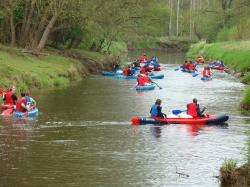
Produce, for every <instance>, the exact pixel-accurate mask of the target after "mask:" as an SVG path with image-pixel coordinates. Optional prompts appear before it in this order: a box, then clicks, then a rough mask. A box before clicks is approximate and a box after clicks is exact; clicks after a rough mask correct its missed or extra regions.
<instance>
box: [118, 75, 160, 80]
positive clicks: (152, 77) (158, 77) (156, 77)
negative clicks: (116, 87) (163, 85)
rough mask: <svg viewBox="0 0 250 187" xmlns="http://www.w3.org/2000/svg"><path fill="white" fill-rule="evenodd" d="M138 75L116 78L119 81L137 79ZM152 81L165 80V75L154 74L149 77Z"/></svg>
mask: <svg viewBox="0 0 250 187" xmlns="http://www.w3.org/2000/svg"><path fill="white" fill-rule="evenodd" d="M137 77H138V76H137V75H131V76H126V75H115V78H117V79H137ZM149 77H150V78H151V79H163V78H164V75H163V74H154V75H150V76H149Z"/></svg>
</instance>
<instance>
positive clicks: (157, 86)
mask: <svg viewBox="0 0 250 187" xmlns="http://www.w3.org/2000/svg"><path fill="white" fill-rule="evenodd" d="M149 80H150V81H151V82H152V83H154V84H155V85H156V86H157V87H158V88H159V89H160V90H161V89H162V87H160V86H159V85H158V84H157V83H156V82H154V81H153V80H152V79H151V78H150V77H149Z"/></svg>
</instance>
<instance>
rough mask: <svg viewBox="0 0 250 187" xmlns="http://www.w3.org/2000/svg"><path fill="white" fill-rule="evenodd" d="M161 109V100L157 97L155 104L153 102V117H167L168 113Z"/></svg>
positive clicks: (151, 111) (151, 110) (151, 112)
mask: <svg viewBox="0 0 250 187" xmlns="http://www.w3.org/2000/svg"><path fill="white" fill-rule="evenodd" d="M161 109H162V108H161V100H160V99H156V101H155V104H153V106H152V107H151V109H150V114H151V118H154V117H160V118H166V117H167V115H166V114H164V113H162V111H161Z"/></svg>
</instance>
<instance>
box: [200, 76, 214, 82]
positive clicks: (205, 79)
mask: <svg viewBox="0 0 250 187" xmlns="http://www.w3.org/2000/svg"><path fill="white" fill-rule="evenodd" d="M201 80H202V81H211V80H212V78H211V77H201Z"/></svg>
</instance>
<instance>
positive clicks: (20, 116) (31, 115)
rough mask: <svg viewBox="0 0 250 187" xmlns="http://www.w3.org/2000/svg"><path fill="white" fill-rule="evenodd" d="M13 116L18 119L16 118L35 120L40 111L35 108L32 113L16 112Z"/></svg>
mask: <svg viewBox="0 0 250 187" xmlns="http://www.w3.org/2000/svg"><path fill="white" fill-rule="evenodd" d="M13 116H14V117H16V118H24V117H29V118H33V117H37V116H38V109H37V108H35V109H33V110H31V111H28V112H19V111H14V112H13Z"/></svg>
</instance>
